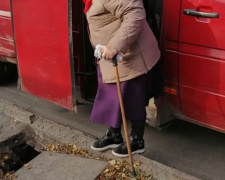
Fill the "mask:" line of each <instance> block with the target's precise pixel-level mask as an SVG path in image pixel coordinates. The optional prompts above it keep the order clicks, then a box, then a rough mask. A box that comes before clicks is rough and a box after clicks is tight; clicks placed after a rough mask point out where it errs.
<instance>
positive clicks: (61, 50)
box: [11, 0, 75, 110]
mask: <svg viewBox="0 0 225 180" xmlns="http://www.w3.org/2000/svg"><path fill="white" fill-rule="evenodd" d="M11 5H12V18H13V30H14V36H15V45H16V52H17V61H18V67H19V68H18V69H19V74H20V78H21V85H22V89H23V90H24V91H27V92H29V93H31V94H34V95H36V96H39V97H41V98H44V99H46V100H49V101H51V102H53V103H56V104H58V105H60V106H63V107H65V108H67V109H71V110H72V109H73V107H74V102H75V99H74V92H75V90H74V88H75V81H74V79H75V78H74V74H75V73H74V67H73V53H72V52H73V51H72V23H71V22H72V20H71V18H72V0H65V1H61V0H47V1H46V0H11Z"/></svg>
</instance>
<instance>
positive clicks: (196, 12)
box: [183, 9, 219, 18]
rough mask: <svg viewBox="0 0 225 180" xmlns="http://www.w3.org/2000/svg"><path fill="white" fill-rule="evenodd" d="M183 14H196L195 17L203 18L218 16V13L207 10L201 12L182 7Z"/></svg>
mask: <svg viewBox="0 0 225 180" xmlns="http://www.w3.org/2000/svg"><path fill="white" fill-rule="evenodd" d="M183 13H184V15H187V16H197V17H203V18H219V13H216V12H213V13H207V12H201V11H196V10H194V9H184V12H183Z"/></svg>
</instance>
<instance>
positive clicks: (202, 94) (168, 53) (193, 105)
mask: <svg viewBox="0 0 225 180" xmlns="http://www.w3.org/2000/svg"><path fill="white" fill-rule="evenodd" d="M178 2H181V6H180V5H179V3H178ZM170 6H171V5H170V1H169V0H165V1H164V16H163V17H164V18H166V19H167V16H168V17H170V18H172V19H175V25H174V24H173V23H170V26H169V25H168V23H166V21H165V20H164V24H163V29H162V31H163V38H162V45H163V51H162V52H163V56H162V58H163V62H164V63H163V64H164V72H165V79H166V80H167V81H168V80H169V81H170V82H172V81H174V83H175V84H176V82H177V85H178V87H177V89H178V96H179V97H178V102H179V103H178V104H180V108H181V109H179V108H177V110H178V111H180V113H181V114H183V115H184V117H185V119H189V120H190V121H191V122H195V123H197V124H201V125H204V126H207V127H210V128H212V129H216V130H219V131H222V132H225V36H224V32H225V26H224V22H225V9H224V7H225V2H224V1H219V0H202V1H196V0H182V1H177V4H176V5H175V7H173V8H170ZM180 7H181V8H180ZM178 9H179V13H175V12H177V10H178ZM184 9H194V10H197V11H201V12H208V13H212V12H217V13H219V18H203V17H195V16H188V15H184V14H183V11H184ZM174 11H175V12H174ZM178 14H179V15H178ZM175 16H176V17H175ZM177 18H180V20H179V23H177ZM168 21H170V20H168ZM167 32H169V33H167ZM175 34H177V35H178V37H179V38H178V39H176V36H175ZM176 43H177V44H176ZM176 47H178V48H177V49H176ZM165 64H166V66H165ZM168 69H169V70H168ZM176 70H177V71H176ZM166 87H167V88H173V85H172V84H171V85H169V84H168V82H166ZM166 96H168V95H166ZM174 99H176V97H174V98H171V99H169V102H170V104H171V105H173V106H174V104H175V103H174V102H175V101H174Z"/></svg>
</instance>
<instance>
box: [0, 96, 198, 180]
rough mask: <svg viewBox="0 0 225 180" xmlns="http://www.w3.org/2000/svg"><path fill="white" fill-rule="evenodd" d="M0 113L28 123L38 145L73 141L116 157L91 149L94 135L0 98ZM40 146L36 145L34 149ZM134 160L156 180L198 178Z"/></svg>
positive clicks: (144, 160)
mask: <svg viewBox="0 0 225 180" xmlns="http://www.w3.org/2000/svg"><path fill="white" fill-rule="evenodd" d="M0 114H4V115H7V116H9V117H11V118H12V119H14V120H15V121H19V122H21V123H24V124H26V125H29V127H30V128H31V129H32V131H33V132H34V134H35V135H34V139H35V141H36V142H37V144H38V145H40V147H41V146H42V147H43V146H45V145H47V144H48V143H75V144H76V145H78V146H79V147H81V148H83V149H86V150H87V151H88V152H90V153H91V154H93V155H94V156H102V155H103V156H105V157H107V158H111V159H118V158H115V157H114V156H113V155H112V154H111V151H105V152H103V153H99V152H96V151H93V150H91V148H90V144H92V143H93V142H94V141H95V138H94V137H92V136H90V135H88V134H84V133H82V132H80V131H78V130H75V129H71V128H70V127H65V126H62V125H59V124H56V123H54V122H52V121H50V120H48V119H45V118H43V117H40V116H37V115H35V114H33V113H30V112H29V111H27V110H25V109H23V108H20V107H18V106H16V105H15V104H13V103H10V102H8V101H6V100H3V99H0ZM40 147H36V149H38V148H40ZM134 160H140V161H141V162H142V165H141V169H142V170H143V171H145V172H146V173H147V174H152V175H153V177H154V178H156V179H158V180H198V178H196V177H193V176H190V175H188V174H186V173H184V172H181V171H178V170H176V169H174V168H171V167H168V166H166V165H163V164H161V163H158V162H156V161H153V160H151V159H148V158H146V157H144V156H141V155H135V156H134Z"/></svg>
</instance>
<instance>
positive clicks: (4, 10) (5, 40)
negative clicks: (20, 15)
mask: <svg viewBox="0 0 225 180" xmlns="http://www.w3.org/2000/svg"><path fill="white" fill-rule="evenodd" d="M9 2H10V1H9V0H1V2H0V56H7V57H15V48H14V40H13V33H12V22H11V17H9V16H8V15H10V5H9Z"/></svg>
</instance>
